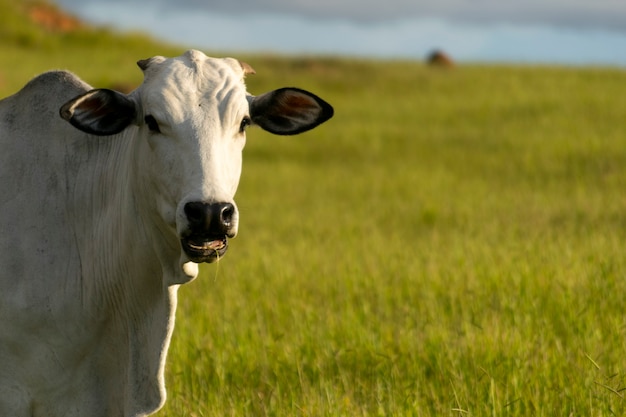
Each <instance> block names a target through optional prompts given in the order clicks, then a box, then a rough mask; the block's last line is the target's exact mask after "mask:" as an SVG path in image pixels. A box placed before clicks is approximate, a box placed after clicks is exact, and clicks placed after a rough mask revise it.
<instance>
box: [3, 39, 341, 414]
mask: <svg viewBox="0 0 626 417" xmlns="http://www.w3.org/2000/svg"><path fill="white" fill-rule="evenodd" d="M138 65H139V67H140V68H141V69H142V70H143V71H144V78H145V79H144V82H143V84H142V85H141V86H140V87H139V88H138V89H136V90H135V91H133V92H132V93H130V94H129V95H124V94H121V93H118V92H115V91H112V90H106V89H98V90H93V89H92V88H91V87H90V86H89V85H87V84H85V83H84V82H83V81H81V80H80V79H78V78H77V77H76V76H75V75H73V74H71V73H68V72H64V71H54V72H47V73H45V74H43V75H40V76H38V77H36V78H35V79H33V80H32V81H30V82H29V83H28V84H27V85H26V86H25V87H24V88H23V89H22V90H21V91H20V92H18V93H17V94H15V95H13V96H11V97H9V98H6V99H4V100H2V101H0V416H7V417H8V416H10V417H61V416H62V417H74V416H76V417H78V416H80V417H87V416H88V417H100V416H101V417H117V416H145V415H148V414H150V413H153V412H154V411H156V410H157V409H159V408H160V407H161V406H162V405H163V402H164V401H165V387H164V381H163V373H164V364H165V357H166V353H167V349H168V345H169V341H170V337H171V334H172V330H173V327H174V312H175V309H176V292H177V289H178V286H179V284H183V283H186V282H188V281H190V280H192V279H193V278H195V277H196V275H197V273H198V268H197V263H200V262H212V261H214V260H216V259H217V258H218V257H221V256H223V255H224V253H225V251H226V249H227V239H228V238H231V237H233V236H235V234H236V232H237V223H238V212H237V208H236V206H235V203H234V201H233V196H234V194H235V190H236V189H237V184H238V181H239V177H240V172H241V154H242V149H243V147H244V143H245V140H246V139H245V138H246V136H245V129H246V127H247V126H249V125H258V126H260V127H262V128H263V129H265V130H268V131H270V132H272V133H276V134H284V135H289V134H296V133H300V132H303V131H305V130H308V129H311V128H313V127H315V126H317V125H318V124H320V123H322V122H324V121H325V120H327V119H329V118H330V117H331V116H332V114H333V109H332V107H331V106H330V105H328V104H327V103H326V102H324V101H323V100H321V99H320V98H318V97H317V96H315V95H313V94H311V93H308V92H306V91H303V90H299V89H295V88H284V89H279V90H275V91H272V92H269V93H266V94H263V95H261V96H258V97H253V96H251V95H249V94H248V93H246V88H245V85H244V75H245V74H247V73H250V72H252V69H251V68H250V67H249V66H247V65H246V64H243V63H240V62H239V61H237V60H235V59H231V58H225V59H215V58H208V57H207V56H205V55H204V54H202V53H201V52H198V51H188V52H187V53H185V54H184V55H182V56H180V57H177V58H173V59H166V58H163V57H154V58H151V59H148V60H143V61H139V62H138ZM59 112H60V116H59ZM63 119H65V120H63ZM68 121H69V123H68Z"/></svg>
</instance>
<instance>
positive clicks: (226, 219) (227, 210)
mask: <svg viewBox="0 0 626 417" xmlns="http://www.w3.org/2000/svg"><path fill="white" fill-rule="evenodd" d="M234 214H235V206H233V205H232V204H231V203H223V204H222V207H221V211H220V222H221V223H222V224H223V225H224V226H227V227H230V225H231V223H232V222H233V216H234Z"/></svg>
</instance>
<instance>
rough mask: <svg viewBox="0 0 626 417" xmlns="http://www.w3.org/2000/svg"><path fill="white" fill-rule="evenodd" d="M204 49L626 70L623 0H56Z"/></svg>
mask: <svg viewBox="0 0 626 417" xmlns="http://www.w3.org/2000/svg"><path fill="white" fill-rule="evenodd" d="M57 2H58V3H59V4H60V5H61V6H63V7H64V8H65V9H66V10H68V11H70V12H71V13H74V14H76V15H78V16H80V17H82V18H84V19H86V20H88V21H91V22H93V23H96V24H102V25H106V26H109V27H113V28H116V29H122V30H140V31H145V32H147V33H149V34H151V35H152V36H154V37H156V38H159V39H163V40H166V41H170V42H172V43H175V44H180V45H182V46H189V47H194V48H199V49H205V50H208V51H227V52H240V51H242V52H273V53H287V54H292V53H296V54H306V55H317V54H322V55H350V56H357V57H366V58H367V57H372V58H399V59H424V57H425V56H426V55H427V54H428V53H429V52H431V51H432V50H434V49H441V50H444V51H445V52H446V53H448V54H449V55H450V56H452V58H453V59H455V60H457V61H463V62H496V63H527V64H557V65H595V66H621V67H626V0H585V1H583V0H385V1H380V0H175V1H172V0H57Z"/></svg>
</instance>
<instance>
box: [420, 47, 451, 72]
mask: <svg viewBox="0 0 626 417" xmlns="http://www.w3.org/2000/svg"><path fill="white" fill-rule="evenodd" d="M426 63H427V64H428V65H430V66H433V67H442V68H452V67H454V61H453V60H452V58H451V57H450V56H449V55H448V54H446V53H445V52H444V51H442V50H439V49H437V50H434V51H432V52H431V53H429V54H428V56H427V57H426Z"/></svg>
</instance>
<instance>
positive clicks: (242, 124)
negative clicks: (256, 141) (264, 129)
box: [239, 116, 252, 133]
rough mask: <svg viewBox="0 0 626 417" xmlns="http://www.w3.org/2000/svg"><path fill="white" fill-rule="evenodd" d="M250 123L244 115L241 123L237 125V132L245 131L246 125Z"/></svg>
mask: <svg viewBox="0 0 626 417" xmlns="http://www.w3.org/2000/svg"><path fill="white" fill-rule="evenodd" d="M251 124H252V120H251V119H250V118H249V117H248V116H246V117H244V118H243V120H242V121H241V124H240V125H239V133H243V132H245V131H246V128H247V127H248V126H250V125H251Z"/></svg>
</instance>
